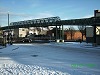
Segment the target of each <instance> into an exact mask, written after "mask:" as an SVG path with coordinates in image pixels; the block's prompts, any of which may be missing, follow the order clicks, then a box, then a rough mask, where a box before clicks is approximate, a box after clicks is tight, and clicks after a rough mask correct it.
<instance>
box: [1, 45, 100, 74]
mask: <svg viewBox="0 0 100 75" xmlns="http://www.w3.org/2000/svg"><path fill="white" fill-rule="evenodd" d="M7 50H8V51H7ZM4 64H7V65H9V64H10V66H11V65H12V64H19V65H20V64H23V65H29V66H30V67H31V66H34V65H36V66H39V67H44V68H46V69H49V70H50V71H59V72H61V73H66V74H65V75H67V73H68V74H69V75H99V74H100V51H99V50H93V49H92V50H90V49H86V48H73V47H62V46H59V45H56V44H32V45H25V44H24V45H22V44H15V45H12V46H8V47H7V48H5V49H3V50H0V65H1V68H2V65H4ZM7 65H6V66H7ZM8 67H9V66H8ZM6 71H7V70H6ZM10 72H11V71H10ZM59 74H60V73H59ZM59 74H58V75H59Z"/></svg>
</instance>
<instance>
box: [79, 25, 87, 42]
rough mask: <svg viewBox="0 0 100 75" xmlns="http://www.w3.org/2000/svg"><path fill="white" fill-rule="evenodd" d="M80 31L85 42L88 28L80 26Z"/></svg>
mask: <svg viewBox="0 0 100 75" xmlns="http://www.w3.org/2000/svg"><path fill="white" fill-rule="evenodd" d="M78 29H79V31H80V32H81V33H82V41H83V36H84V35H86V34H85V33H86V26H83V25H80V26H78Z"/></svg>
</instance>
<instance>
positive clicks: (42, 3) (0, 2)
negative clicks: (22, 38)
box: [0, 0, 100, 26]
mask: <svg viewBox="0 0 100 75" xmlns="http://www.w3.org/2000/svg"><path fill="white" fill-rule="evenodd" d="M96 9H100V0H0V25H1V26H6V25H7V13H8V12H9V14H10V22H13V21H20V20H29V19H34V18H44V17H53V16H59V17H60V18H61V19H75V18H87V17H91V16H93V15H94V10H96Z"/></svg>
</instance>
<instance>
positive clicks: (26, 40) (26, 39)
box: [21, 38, 32, 42]
mask: <svg viewBox="0 0 100 75" xmlns="http://www.w3.org/2000/svg"><path fill="white" fill-rule="evenodd" d="M21 42H32V39H30V38H25V39H22V41H21Z"/></svg>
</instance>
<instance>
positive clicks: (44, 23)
mask: <svg viewBox="0 0 100 75" xmlns="http://www.w3.org/2000/svg"><path fill="white" fill-rule="evenodd" d="M61 25H86V26H95V25H97V26H100V17H91V18H83V19H71V20H61V19H60V17H58V16H57V17H49V18H42V19H33V20H26V21H18V22H11V23H10V25H9V26H5V27H1V28H0V30H5V29H15V28H28V27H48V26H61Z"/></svg>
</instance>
